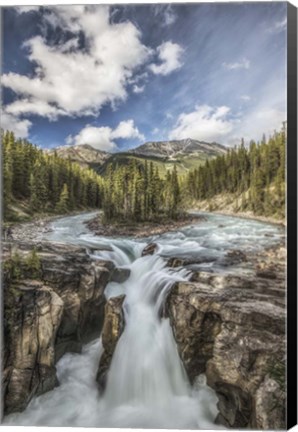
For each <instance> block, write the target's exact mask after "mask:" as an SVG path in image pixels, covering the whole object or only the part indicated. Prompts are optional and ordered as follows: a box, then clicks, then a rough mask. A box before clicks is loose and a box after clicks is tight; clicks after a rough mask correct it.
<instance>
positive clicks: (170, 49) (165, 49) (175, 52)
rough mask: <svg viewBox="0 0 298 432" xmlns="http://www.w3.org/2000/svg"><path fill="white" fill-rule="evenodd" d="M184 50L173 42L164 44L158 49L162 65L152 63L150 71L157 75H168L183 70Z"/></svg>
mask: <svg viewBox="0 0 298 432" xmlns="http://www.w3.org/2000/svg"><path fill="white" fill-rule="evenodd" d="M183 51H184V50H183V48H182V47H181V46H180V45H178V44H175V43H173V42H171V41H167V42H163V43H162V44H161V45H159V47H157V53H158V59H159V61H160V62H161V63H160V64H156V63H152V64H151V65H150V66H149V69H150V70H151V71H152V72H153V73H154V74H156V75H159V74H160V75H168V74H170V73H171V72H173V71H174V70H176V69H179V68H181V66H182V65H183V63H182V62H181V55H182V53H183Z"/></svg>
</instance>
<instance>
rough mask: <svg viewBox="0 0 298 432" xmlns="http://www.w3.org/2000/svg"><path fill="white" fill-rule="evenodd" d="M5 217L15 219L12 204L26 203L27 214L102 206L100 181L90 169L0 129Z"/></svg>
mask: <svg viewBox="0 0 298 432" xmlns="http://www.w3.org/2000/svg"><path fill="white" fill-rule="evenodd" d="M2 148H3V153H2V157H3V207H4V219H5V220H13V219H17V214H16V213H15V212H14V211H13V209H14V207H19V206H20V204H21V203H25V204H26V209H28V212H29V214H31V215H33V214H35V213H58V214H63V213H67V212H69V211H72V210H75V209H84V208H93V207H94V208H95V207H101V204H102V203H101V196H102V193H101V191H102V181H101V178H100V177H99V176H98V175H97V174H96V173H95V172H94V171H92V170H91V169H83V168H81V167H80V166H79V165H77V164H74V163H72V162H70V161H69V160H65V159H62V158H59V157H58V156H57V155H56V154H54V155H47V154H46V153H45V152H43V151H42V150H41V149H39V148H38V147H36V146H34V145H32V144H31V143H29V142H28V141H26V140H16V139H15V137H14V134H13V133H12V132H5V133H2Z"/></svg>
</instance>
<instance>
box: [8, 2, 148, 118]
mask: <svg viewBox="0 0 298 432" xmlns="http://www.w3.org/2000/svg"><path fill="white" fill-rule="evenodd" d="M44 18H45V21H46V22H47V24H48V25H51V26H52V27H61V28H62V29H63V30H64V31H65V30H69V31H70V32H72V34H73V37H72V38H71V39H70V40H69V41H67V42H66V43H65V42H64V43H60V44H56V45H54V46H51V45H49V44H48V43H47V41H46V40H45V39H44V38H42V37H41V36H36V37H33V38H31V39H30V40H28V41H27V42H26V44H25V46H26V47H27V48H28V50H29V56H28V58H29V60H30V61H32V62H34V63H36V65H37V66H36V69H35V72H34V74H33V77H28V76H25V75H20V74H16V73H12V72H11V73H8V74H4V75H3V77H2V84H3V86H5V87H8V88H11V89H12V90H13V91H14V92H15V93H16V94H17V95H19V97H21V99H20V100H19V101H18V103H17V104H15V105H14V106H13V107H10V108H8V109H9V110H12V111H13V112H14V113H15V114H17V109H18V108H19V113H25V112H27V113H32V112H33V110H34V113H36V114H39V115H42V116H46V117H50V118H52V117H53V115H55V114H59V115H60V114H62V113H63V114H64V113H65V114H66V115H70V116H74V115H91V114H94V115H95V114H97V113H98V112H99V111H100V109H101V107H102V106H103V105H104V104H107V103H111V104H112V105H113V104H114V105H115V104H116V103H117V102H119V101H124V100H125V99H126V97H127V91H126V86H127V84H128V81H129V79H131V78H132V76H133V73H134V71H135V69H136V68H137V67H139V66H140V65H142V64H143V63H144V62H146V61H147V60H148V58H149V57H150V55H151V53H152V50H151V49H149V48H147V47H146V46H145V45H143V44H142V43H141V41H140V36H141V34H140V32H139V30H138V29H137V28H136V27H135V26H134V25H133V24H132V23H131V22H129V21H125V22H122V23H118V24H115V23H111V22H110V21H109V8H108V7H106V6H55V7H51V9H47V10H46V11H45V12H44ZM80 33H83V34H84V36H85V40H86V47H87V49H85V50H82V49H80V48H79V47H78V36H79V34H80ZM36 100H38V101H39V103H40V105H39V108H40V111H38V109H37V108H36V109H34V107H33V105H34V104H35V102H36Z"/></svg>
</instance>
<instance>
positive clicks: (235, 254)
mask: <svg viewBox="0 0 298 432" xmlns="http://www.w3.org/2000/svg"><path fill="white" fill-rule="evenodd" d="M245 261H247V257H246V255H245V253H244V252H242V251H241V250H238V249H235V250H231V251H229V252H227V253H226V255H225V256H224V257H223V258H221V259H220V260H219V261H218V264H219V265H221V266H223V267H228V266H232V265H236V264H239V263H241V262H245Z"/></svg>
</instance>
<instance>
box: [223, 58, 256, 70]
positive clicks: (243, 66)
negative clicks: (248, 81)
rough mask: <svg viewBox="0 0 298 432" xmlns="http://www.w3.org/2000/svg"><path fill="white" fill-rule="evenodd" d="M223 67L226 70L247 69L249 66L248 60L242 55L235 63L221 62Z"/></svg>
mask: <svg viewBox="0 0 298 432" xmlns="http://www.w3.org/2000/svg"><path fill="white" fill-rule="evenodd" d="M222 65H223V67H224V68H225V69H228V70H234V69H249V68H250V61H249V60H248V59H247V58H245V57H243V59H242V60H240V61H239V62H235V63H223V64H222Z"/></svg>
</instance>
